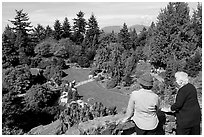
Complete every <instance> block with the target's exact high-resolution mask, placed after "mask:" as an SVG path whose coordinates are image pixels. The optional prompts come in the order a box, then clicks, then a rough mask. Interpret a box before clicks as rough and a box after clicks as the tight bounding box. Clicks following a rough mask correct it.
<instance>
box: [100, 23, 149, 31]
mask: <svg viewBox="0 0 204 137" xmlns="http://www.w3.org/2000/svg"><path fill="white" fill-rule="evenodd" d="M143 27H145V28H146V29H148V28H149V27H148V26H145V25H139V24H137V25H132V26H130V27H128V29H129V30H130V29H132V30H133V29H134V28H135V30H136V32H137V33H140V31H141V30H142V29H143ZM121 29H122V26H106V27H104V28H102V29H101V30H103V31H104V32H105V33H111V32H112V31H114V32H115V33H119V32H120V30H121Z"/></svg>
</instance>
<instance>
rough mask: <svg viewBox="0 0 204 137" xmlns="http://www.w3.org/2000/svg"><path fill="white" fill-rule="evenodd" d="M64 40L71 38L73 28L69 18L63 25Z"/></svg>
mask: <svg viewBox="0 0 204 137" xmlns="http://www.w3.org/2000/svg"><path fill="white" fill-rule="evenodd" d="M62 31H63V32H62V38H69V37H70V35H71V26H70V24H69V21H68V19H67V17H65V19H64V22H63V25H62Z"/></svg>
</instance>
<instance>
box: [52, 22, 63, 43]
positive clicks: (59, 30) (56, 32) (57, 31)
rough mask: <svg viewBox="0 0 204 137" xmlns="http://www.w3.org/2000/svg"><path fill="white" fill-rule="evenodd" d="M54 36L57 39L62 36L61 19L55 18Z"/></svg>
mask: <svg viewBox="0 0 204 137" xmlns="http://www.w3.org/2000/svg"><path fill="white" fill-rule="evenodd" d="M53 37H54V39H56V40H59V39H61V38H62V26H61V23H60V21H59V20H55V23H54V31H53Z"/></svg>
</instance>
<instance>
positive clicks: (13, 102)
mask: <svg viewBox="0 0 204 137" xmlns="http://www.w3.org/2000/svg"><path fill="white" fill-rule="evenodd" d="M21 101H22V100H21V98H18V97H17V96H16V94H15V93H14V92H8V93H7V94H4V95H3V97H2V127H3V128H5V127H7V128H14V127H19V126H20V125H21V122H22V121H20V120H19V119H20V117H21V115H22V113H23V111H22V109H23V107H24V105H23V104H22V103H21Z"/></svg>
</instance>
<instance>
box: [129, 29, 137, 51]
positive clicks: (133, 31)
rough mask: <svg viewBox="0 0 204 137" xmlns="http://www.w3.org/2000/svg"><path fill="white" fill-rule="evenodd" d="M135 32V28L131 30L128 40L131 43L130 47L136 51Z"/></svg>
mask: <svg viewBox="0 0 204 137" xmlns="http://www.w3.org/2000/svg"><path fill="white" fill-rule="evenodd" d="M137 37H138V36H137V32H136V30H135V28H134V29H133V30H130V38H131V41H132V47H133V49H134V50H135V49H136V45H137Z"/></svg>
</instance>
